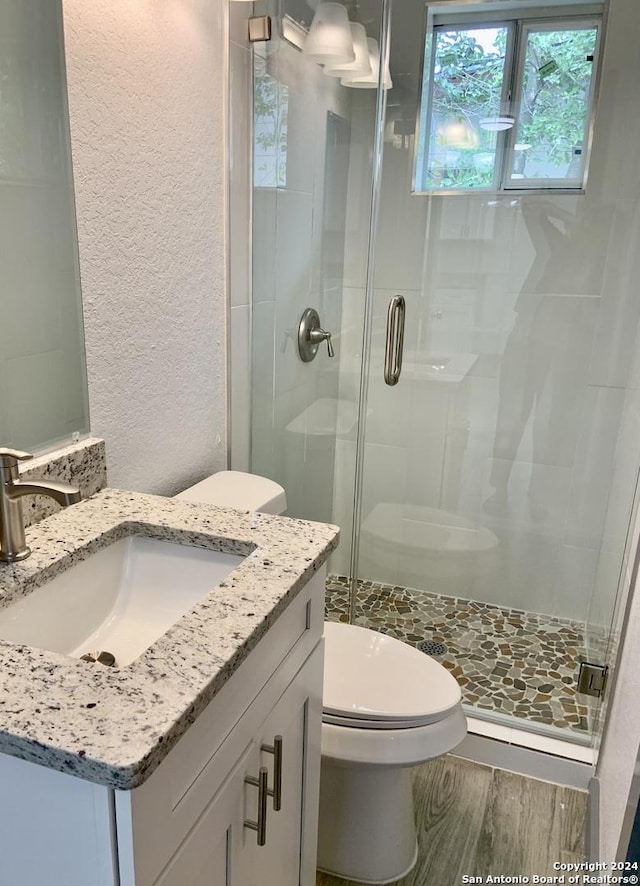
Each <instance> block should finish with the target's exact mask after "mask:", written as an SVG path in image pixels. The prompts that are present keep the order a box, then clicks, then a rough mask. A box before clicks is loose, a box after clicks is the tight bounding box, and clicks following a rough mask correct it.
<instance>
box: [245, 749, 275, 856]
mask: <svg viewBox="0 0 640 886" xmlns="http://www.w3.org/2000/svg"><path fill="white" fill-rule="evenodd" d="M268 777H269V770H268V769H267V767H266V766H261V767H260V769H259V770H258V777H257V778H256V777H255V776H253V775H245V777H244V780H245V783H246V784H250V785H253V786H254V787H257V788H258V820H257V821H251V820H250V819H248V818H245V820H244V826H245V828H250V829H251V830H252V831H257V834H258V846H264V845H265V843H266V842H267V779H268Z"/></svg>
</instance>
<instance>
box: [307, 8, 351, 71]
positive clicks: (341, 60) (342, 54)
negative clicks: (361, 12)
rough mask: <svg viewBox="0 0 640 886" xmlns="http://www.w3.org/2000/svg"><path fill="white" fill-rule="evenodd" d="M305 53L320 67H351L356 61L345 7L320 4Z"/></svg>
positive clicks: (314, 17) (310, 29) (312, 23)
mask: <svg viewBox="0 0 640 886" xmlns="http://www.w3.org/2000/svg"><path fill="white" fill-rule="evenodd" d="M303 52H304V54H305V55H306V56H307V57H308V58H310V59H312V60H313V61H314V62H317V63H318V64H320V65H332V66H333V65H335V66H337V65H349V64H351V63H352V62H354V61H355V60H356V54H355V51H354V48H353V40H352V39H351V28H350V27H349V17H348V15H347V10H346V9H345V8H344V6H341V5H340V4H339V3H331V2H326V3H320V4H318V8H317V9H316V13H315V15H314V16H313V21H312V22H311V27H310V28H309V34H308V36H307V40H306V42H305V44H304V49H303Z"/></svg>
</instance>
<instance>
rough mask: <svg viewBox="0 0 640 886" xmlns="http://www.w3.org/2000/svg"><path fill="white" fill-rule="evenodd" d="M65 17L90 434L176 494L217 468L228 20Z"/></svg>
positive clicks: (107, 3)
mask: <svg viewBox="0 0 640 886" xmlns="http://www.w3.org/2000/svg"><path fill="white" fill-rule="evenodd" d="M63 7H64V23H65V45H66V52H67V71H68V85H69V106H70V116H71V135H72V149H73V161H74V174H75V188H76V204H77V216H78V239H79V246H80V269H81V274H82V288H83V297H84V310H85V332H86V349H87V367H88V379H89V396H90V410H91V426H92V431H93V432H94V433H97V434H99V435H100V436H101V437H104V439H105V440H106V442H107V445H108V447H109V467H110V477H111V481H112V482H113V483H114V484H116V485H119V486H123V487H126V488H131V489H138V490H145V491H147V492H161V493H167V494H172V493H174V492H176V491H178V490H179V489H181V488H184V487H185V486H187V485H188V484H189V483H192V482H194V481H195V480H197V479H199V478H201V477H203V476H204V475H206V474H208V473H211V472H212V471H214V470H217V469H220V468H223V467H225V466H226V433H227V431H226V356H225V350H226V346H225V338H226V329H225V326H226V320H225V307H226V287H225V253H224V238H225V230H224V229H225V209H224V205H225V201H224V193H225V186H224V176H225V163H226V152H225V125H224V101H225V94H226V58H227V46H226V42H227V41H226V24H225V16H226V9H227V5H226V4H223V3H211V2H209V0H183V2H176V3H130V2H128V0H92V2H91V3H86V2H84V0H64V4H63Z"/></svg>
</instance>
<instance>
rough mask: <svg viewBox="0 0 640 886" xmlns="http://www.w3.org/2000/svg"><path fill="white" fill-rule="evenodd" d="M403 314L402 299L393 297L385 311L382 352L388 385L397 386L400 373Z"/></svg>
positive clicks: (397, 296)
mask: <svg viewBox="0 0 640 886" xmlns="http://www.w3.org/2000/svg"><path fill="white" fill-rule="evenodd" d="M405 313H406V306H405V300H404V298H403V297H402V296H401V295H394V296H393V298H392V299H391V301H390V302H389V310H388V311H387V340H386V344H385V350H384V380H385V382H386V383H387V384H388V385H397V384H398V381H399V380H400V373H401V372H402V350H403V348H404V318H405Z"/></svg>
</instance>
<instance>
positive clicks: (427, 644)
mask: <svg viewBox="0 0 640 886" xmlns="http://www.w3.org/2000/svg"><path fill="white" fill-rule="evenodd" d="M416 649H419V650H420V652H426V653H427V655H444V653H445V652H446V651H447V647H446V646H445V645H444V643H438V642H436V641H435V640H421V641H420V642H419V643H418V645H417V646H416Z"/></svg>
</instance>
